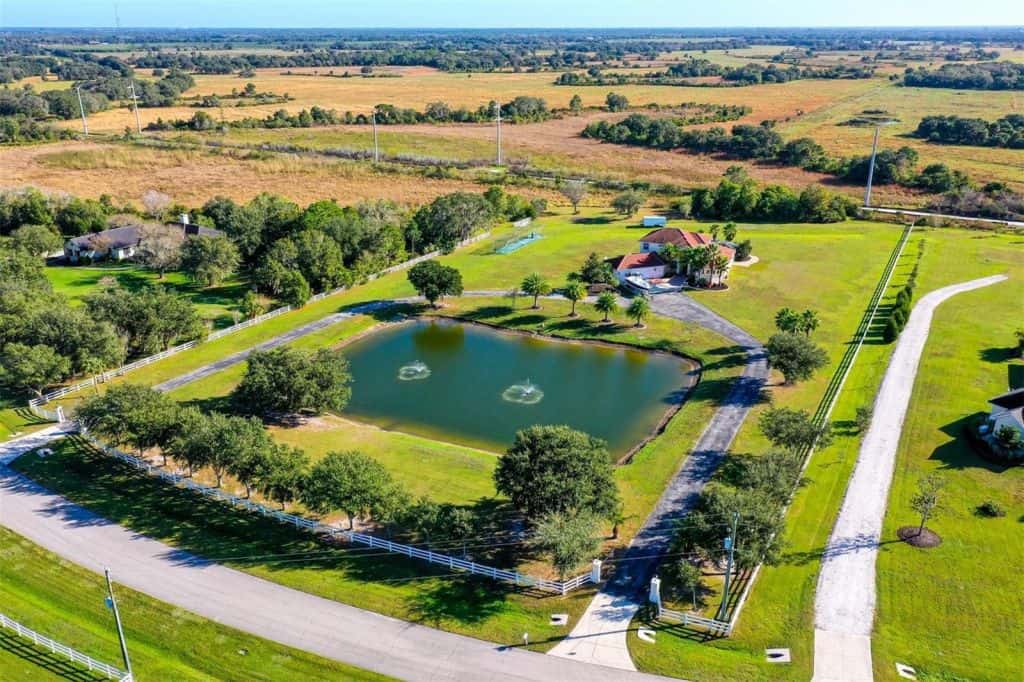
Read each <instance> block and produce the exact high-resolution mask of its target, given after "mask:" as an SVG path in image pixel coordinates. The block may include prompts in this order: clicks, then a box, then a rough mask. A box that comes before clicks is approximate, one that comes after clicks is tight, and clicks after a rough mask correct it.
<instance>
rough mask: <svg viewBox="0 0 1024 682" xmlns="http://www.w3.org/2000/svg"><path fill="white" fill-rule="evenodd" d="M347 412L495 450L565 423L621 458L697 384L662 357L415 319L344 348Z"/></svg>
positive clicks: (686, 368)
mask: <svg viewBox="0 0 1024 682" xmlns="http://www.w3.org/2000/svg"><path fill="white" fill-rule="evenodd" d="M345 355H346V356H347V357H348V360H349V362H350V363H351V366H352V377H353V385H352V399H351V401H350V402H349V405H348V407H347V408H346V409H345V412H346V414H347V415H349V416H351V417H353V418H355V419H358V420H360V421H364V422H369V423H372V424H376V425H378V426H381V427H382V428H386V429H390V430H395V431H405V432H408V433H415V434H418V435H422V436H426V437H428V438H433V439H437V440H443V441H447V442H452V443H460V444H464V445H470V446H473V447H479V448H484V449H487V450H493V451H502V450H504V449H505V448H507V447H508V446H509V445H510V444H511V443H512V441H513V438H514V437H515V432H516V431H517V430H518V429H521V428H524V427H527V426H531V425H533V424H568V425H569V426H571V427H573V428H575V429H579V430H581V431H585V432H587V433H589V434H590V435H592V436H596V437H598V438H602V439H604V440H606V441H607V442H608V447H609V450H610V451H611V452H612V454H613V455H615V456H616V457H619V456H621V455H623V454H625V453H626V452H627V451H628V450H629V449H630V448H631V447H633V446H634V445H635V444H636V443H638V442H640V441H641V440H643V438H644V437H646V436H647V435H649V434H650V433H651V432H652V431H653V430H654V429H655V428H656V427H657V425H658V423H659V422H660V421H661V419H662V418H663V416H664V415H665V413H666V410H668V409H669V408H671V407H672V406H673V405H674V404H676V403H677V402H678V400H679V398H680V396H681V395H682V394H683V392H684V391H685V390H686V388H687V387H688V386H689V385H690V384H691V383H692V382H693V381H694V380H695V378H696V372H695V367H694V365H693V364H691V363H689V362H687V361H685V360H682V359H680V358H677V357H674V356H672V355H668V354H664V353H649V352H645V351H638V350H630V349H624V348H616V347H610V346H602V345H594V344H583V343H568V342H563V341H554V340H549V339H543V338H538V337H533V336H525V335H519V334H511V333H507V332H501V331H497V330H493V329H490V328H488V327H483V326H480V325H471V324H461V323H457V322H451V321H425V320H416V321H412V322H407V323H403V324H399V325H395V326H392V327H388V328H386V329H384V330H382V331H378V332H374V333H372V334H370V335H368V336H366V337H364V338H362V339H359V340H357V341H355V342H353V343H352V344H350V345H349V346H348V347H346V349H345Z"/></svg>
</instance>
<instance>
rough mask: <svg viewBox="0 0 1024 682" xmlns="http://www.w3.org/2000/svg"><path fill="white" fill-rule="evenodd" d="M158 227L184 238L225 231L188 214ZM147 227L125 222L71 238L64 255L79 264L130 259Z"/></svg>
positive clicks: (216, 234)
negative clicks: (192, 219)
mask: <svg viewBox="0 0 1024 682" xmlns="http://www.w3.org/2000/svg"><path fill="white" fill-rule="evenodd" d="M157 226H158V227H161V228H163V229H165V230H167V231H168V232H170V233H171V234H175V235H180V236H181V239H182V240H184V239H185V238H187V237H191V236H196V235H199V236H203V237H218V236H220V235H222V234H224V233H223V232H221V231H220V230H214V229H211V228H208V227H200V226H199V225H193V224H190V223H189V220H188V216H187V215H182V216H181V221H180V222H177V223H168V224H165V225H159V224H158V225H157ZM144 227H145V226H144V225H141V224H135V225H124V226H122V227H115V228H111V229H109V230H103V231H102V232H93V233H92V234H86V235H82V236H81V237H75V238H74V239H69V240H68V241H67V242H65V243H64V257H65V258H67V259H68V261H69V262H71V263H77V262H78V261H80V260H82V259H86V260H97V259H99V258H110V259H111V260H125V259H127V258H131V257H132V256H134V255H135V252H136V251H137V250H138V248H139V244H140V243H141V242H142V235H143V228H144Z"/></svg>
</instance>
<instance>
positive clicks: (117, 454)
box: [82, 431, 600, 594]
mask: <svg viewBox="0 0 1024 682" xmlns="http://www.w3.org/2000/svg"><path fill="white" fill-rule="evenodd" d="M82 436H83V437H84V438H85V439H86V440H87V441H89V442H90V443H91V444H92V445H94V446H95V447H96V448H97V449H99V450H101V451H102V452H104V453H106V454H107V455H109V456H111V457H114V458H116V459H119V460H121V461H122V462H125V463H126V464H129V465H130V466H132V467H135V468H136V469H140V470H142V471H144V472H146V473H147V474H149V475H151V476H156V477H157V478H160V479H162V480H164V481H166V482H168V483H170V484H171V485H175V486H179V487H181V488H185V489H187V490H192V491H195V492H197V493H199V494H200V495H204V496H206V497H209V498H212V499H215V500H220V501H222V502H226V503H228V504H230V505H231V506H233V507H239V508H241V509H245V510H246V511H249V512H253V513H256V514H260V515H262V516H266V517H270V518H272V519H274V520H275V521H278V522H280V523H284V524H288V525H289V526H295V527H296V528H301V529H304V530H308V531H310V532H312V533H316V534H318V535H325V536H328V537H332V538H340V539H342V540H345V541H347V542H350V543H354V544H360V545H366V546H367V547H374V548H379V549H384V550H387V551H388V552H391V553H393V554H403V555H405V556H407V557H410V558H414V559H422V560H424V561H428V562H430V563H432V564H438V565H440V566H446V567H447V568H450V569H452V570H458V571H466V572H468V573H472V574H474V575H482V576H484V577H487V578H491V579H492V580H497V581H499V582H506V583H512V584H513V585H517V586H519V587H533V588H537V589H539V590H543V591H545V592H554V593H556V594H566V593H568V592H571V591H573V590H576V589H578V588H580V587H582V586H584V585H587V584H588V583H591V582H595V580H594V578H595V573H596V572H598V571H599V570H600V569H599V568H597V569H596V570H595V571H592V572H591V573H586V574H584V575H580V576H577V577H575V578H570V579H569V580H566V581H559V580H546V579H544V578H535V577H533V576H529V575H524V574H522V573H519V572H518V571H506V570H504V569H500V568H494V567H493V566H487V565H484V564H478V563H476V562H475V561H467V560H465V559H459V558H457V557H453V556H451V555H448V554H442V553H440V552H433V551H430V550H425V549H421V548H419V547H413V546H411V545H403V544H400V543H397V542H391V541H390V540H384V539H383V538H378V537H375V536H373V535H366V534H364V533H356V532H354V531H348V530H342V529H340V528H336V527H335V526H331V525H328V524H326V523H321V522H320V521H316V520H314V519H310V518H307V517H305V516H300V515H298V514H289V513H287V512H284V511H280V510H278V509H273V508H271V507H268V506H266V505H263V504H260V503H259V502H254V501H253V500H250V499H246V498H244V497H237V496H235V495H232V494H230V493H227V492H225V491H223V490H221V489H219V488H211V487H210V486H205V485H202V484H200V483H197V482H195V481H194V480H192V479H191V478H188V477H186V476H183V475H181V474H176V473H173V472H171V471H167V470H165V469H162V468H160V467H158V466H154V465H153V464H150V463H149V462H147V461H146V460H144V459H140V458H139V457H135V456H134V455H129V454H127V453H125V452H122V451H120V450H118V449H117V448H114V447H111V446H109V445H107V444H105V443H103V442H102V441H100V440H98V439H96V438H94V437H93V436H91V435H90V434H88V433H85V432H84V431H83V432H82Z"/></svg>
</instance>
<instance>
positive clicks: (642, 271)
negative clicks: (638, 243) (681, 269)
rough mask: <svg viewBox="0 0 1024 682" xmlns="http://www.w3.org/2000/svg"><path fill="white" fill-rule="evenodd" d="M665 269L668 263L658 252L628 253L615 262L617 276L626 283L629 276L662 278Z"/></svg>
mask: <svg viewBox="0 0 1024 682" xmlns="http://www.w3.org/2000/svg"><path fill="white" fill-rule="evenodd" d="M665 269H666V263H665V261H664V260H662V258H661V256H659V255H658V254H657V253H653V252H648V253H627V254H626V255H625V256H623V257H622V258H621V259H620V260H619V262H618V263H616V264H615V276H616V277H617V278H618V280H619V282H620V283H625V282H626V279H627V278H629V277H641V278H643V279H645V280H649V279H661V278H663V277H664V276H665Z"/></svg>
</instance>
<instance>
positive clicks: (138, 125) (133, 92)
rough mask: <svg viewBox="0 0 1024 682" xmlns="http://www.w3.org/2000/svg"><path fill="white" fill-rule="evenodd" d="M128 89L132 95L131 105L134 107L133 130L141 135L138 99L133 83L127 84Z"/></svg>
mask: <svg viewBox="0 0 1024 682" xmlns="http://www.w3.org/2000/svg"><path fill="white" fill-rule="evenodd" d="M128 89H129V90H130V91H131V93H132V104H134V105H135V128H136V130H138V131H139V135H141V134H142V121H140V120H139V98H138V97H136V96H135V83H134V82H132V83H129V84H128Z"/></svg>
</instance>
